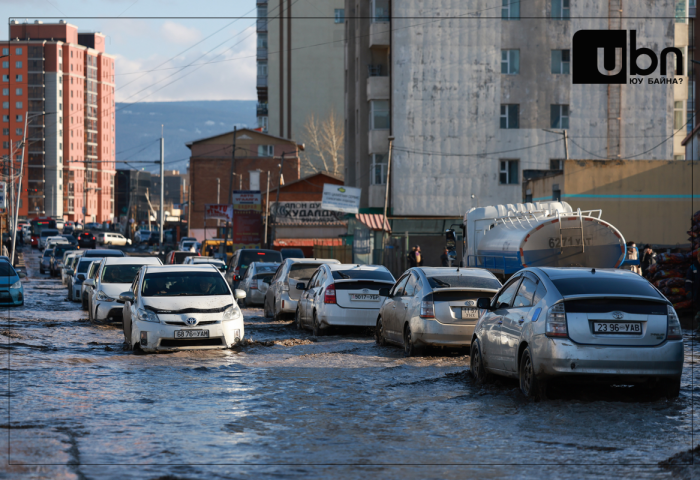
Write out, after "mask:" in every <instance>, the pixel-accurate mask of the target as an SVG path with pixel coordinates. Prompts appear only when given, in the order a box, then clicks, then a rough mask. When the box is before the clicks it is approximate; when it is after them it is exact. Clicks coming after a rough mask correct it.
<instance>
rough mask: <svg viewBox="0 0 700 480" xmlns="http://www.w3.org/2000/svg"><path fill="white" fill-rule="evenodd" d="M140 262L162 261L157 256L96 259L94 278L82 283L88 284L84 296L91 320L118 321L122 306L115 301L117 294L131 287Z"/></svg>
mask: <svg viewBox="0 0 700 480" xmlns="http://www.w3.org/2000/svg"><path fill="white" fill-rule="evenodd" d="M144 265H162V262H161V261H160V259H159V258H158V257H106V258H104V259H103V260H102V262H100V266H99V270H98V272H97V276H96V277H95V279H94V280H93V279H88V280H85V282H83V283H86V284H91V286H92V294H91V295H90V298H89V299H88V317H89V319H90V321H91V322H97V323H100V322H104V321H106V320H109V321H113V322H121V320H122V305H121V304H120V303H118V302H117V299H118V298H119V294H120V293H122V292H125V291H126V290H128V289H129V287H131V284H132V283H133V282H134V279H135V278H136V275H138V273H139V270H140V269H141V267H143V266H144Z"/></svg>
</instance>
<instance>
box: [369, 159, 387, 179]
mask: <svg viewBox="0 0 700 480" xmlns="http://www.w3.org/2000/svg"><path fill="white" fill-rule="evenodd" d="M386 171H387V156H386V154H383V153H375V154H373V155H372V174H371V178H370V181H371V182H372V185H386Z"/></svg>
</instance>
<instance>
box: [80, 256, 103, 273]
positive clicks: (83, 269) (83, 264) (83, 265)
mask: <svg viewBox="0 0 700 480" xmlns="http://www.w3.org/2000/svg"><path fill="white" fill-rule="evenodd" d="M95 260H99V259H95ZM95 260H90V261H89V262H87V261H86V262H80V263H79V264H78V273H86V272H87V271H88V269H89V268H90V265H92V262H93V261H95Z"/></svg>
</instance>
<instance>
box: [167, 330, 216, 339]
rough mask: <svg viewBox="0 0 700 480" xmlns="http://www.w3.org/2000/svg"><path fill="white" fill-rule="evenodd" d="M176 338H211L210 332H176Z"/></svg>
mask: <svg viewBox="0 0 700 480" xmlns="http://www.w3.org/2000/svg"><path fill="white" fill-rule="evenodd" d="M175 338H209V330H175Z"/></svg>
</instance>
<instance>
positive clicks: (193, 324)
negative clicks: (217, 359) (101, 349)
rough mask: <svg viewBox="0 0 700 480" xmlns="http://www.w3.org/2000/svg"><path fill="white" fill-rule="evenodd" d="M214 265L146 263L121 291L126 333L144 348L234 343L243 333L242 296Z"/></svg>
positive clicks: (134, 344) (137, 346)
mask: <svg viewBox="0 0 700 480" xmlns="http://www.w3.org/2000/svg"><path fill="white" fill-rule="evenodd" d="M244 297H245V293H243V292H242V291H240V290H236V292H235V295H234V292H232V291H231V289H230V287H229V285H228V283H227V282H226V280H224V277H223V275H221V272H219V270H217V269H216V267H214V266H213V265H201V266H194V265H184V266H183V265H164V266H151V265H149V266H145V267H143V268H141V270H140V271H139V275H138V277H137V278H136V279H135V280H134V283H133V284H132V286H131V289H130V290H128V291H126V292H123V293H122V294H121V295H119V301H120V302H123V303H124V307H123V313H122V316H123V329H124V339H125V341H126V343H127V344H128V345H129V347H130V348H131V349H140V350H142V351H144V352H158V351H176V350H192V349H197V350H200V349H214V348H231V347H233V346H235V345H237V344H239V343H240V342H241V340H242V339H243V337H244V334H245V332H244V329H243V315H242V314H241V310H240V309H239V308H238V305H237V304H236V299H237V298H244Z"/></svg>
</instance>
